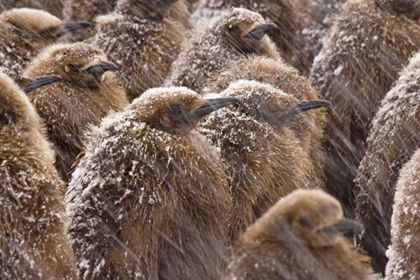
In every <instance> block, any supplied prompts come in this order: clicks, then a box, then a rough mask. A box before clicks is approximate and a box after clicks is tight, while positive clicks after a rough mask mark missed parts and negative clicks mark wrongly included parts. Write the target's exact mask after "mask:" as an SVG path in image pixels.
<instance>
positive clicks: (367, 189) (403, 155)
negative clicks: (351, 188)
mask: <svg viewBox="0 0 420 280" xmlns="http://www.w3.org/2000/svg"><path fill="white" fill-rule="evenodd" d="M419 83H420V53H417V54H416V55H415V56H414V57H413V58H412V59H411V60H410V63H409V64H408V66H407V67H405V68H404V70H403V71H402V72H401V73H400V77H399V79H398V80H397V81H396V82H395V84H394V86H393V87H392V89H391V90H390V91H389V92H388V93H387V94H386V96H385V98H384V99H383V100H382V101H381V105H380V107H379V110H378V112H377V113H376V115H375V117H374V118H373V120H372V126H371V129H370V131H369V136H368V138H367V141H366V153H365V155H364V157H363V159H362V161H361V162H360V166H359V169H358V171H357V176H356V179H355V189H356V192H357V196H356V211H357V214H358V216H359V217H360V220H362V221H363V223H364V224H365V228H366V230H365V232H364V233H363V238H362V244H363V246H365V247H366V248H373V249H370V251H371V252H372V253H373V252H375V255H376V257H377V258H378V257H379V256H381V257H382V258H383V259H385V251H386V249H387V248H388V245H389V243H390V223H391V215H392V204H393V198H394V192H395V184H396V182H397V178H398V176H399V174H400V169H401V167H402V166H403V165H404V164H405V163H406V162H407V161H408V160H409V159H410V158H411V156H412V155H413V154H414V152H415V151H416V150H417V149H418V148H419V147H420V141H419V139H420V133H419V131H420V124H419V121H418V116H419V114H420V104H419V102H418V100H419V98H420V87H419V86H418V85H419ZM384 143H386V145H384ZM383 261H384V262H386V260H383Z"/></svg>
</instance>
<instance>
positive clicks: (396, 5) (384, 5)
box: [375, 0, 420, 20]
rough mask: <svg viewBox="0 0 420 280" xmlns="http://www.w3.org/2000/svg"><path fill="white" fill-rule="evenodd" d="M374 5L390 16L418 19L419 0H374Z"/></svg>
mask: <svg viewBox="0 0 420 280" xmlns="http://www.w3.org/2000/svg"><path fill="white" fill-rule="evenodd" d="M375 4H376V6H378V7H380V8H381V9H382V10H384V11H385V12H387V13H389V14H391V15H403V16H406V17H407V18H410V19H412V20H418V19H419V18H420V1H419V0H375Z"/></svg>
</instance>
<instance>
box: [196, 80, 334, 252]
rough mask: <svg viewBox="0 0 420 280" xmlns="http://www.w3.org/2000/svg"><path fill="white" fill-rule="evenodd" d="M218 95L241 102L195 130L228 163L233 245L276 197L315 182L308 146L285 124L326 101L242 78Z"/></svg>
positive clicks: (230, 231)
mask: <svg viewBox="0 0 420 280" xmlns="http://www.w3.org/2000/svg"><path fill="white" fill-rule="evenodd" d="M220 95H221V96H223V97H235V98H238V99H239V100H240V103H239V104H238V105H237V106H232V107H229V108H225V109H223V110H219V111H217V112H216V113H215V114H212V115H211V116H209V117H208V118H206V120H205V121H204V122H203V123H201V124H200V126H199V131H200V132H202V133H203V134H204V135H206V136H207V137H208V138H209V139H210V140H211V141H212V142H213V143H214V145H216V146H217V147H218V148H219V149H220V150H221V157H222V161H223V163H224V164H225V166H226V170H227V171H226V173H227V175H228V178H229V183H230V188H231V190H232V199H233V209H232V213H231V217H230V220H229V222H228V225H229V235H230V243H231V244H234V243H235V241H236V240H237V238H238V236H239V234H241V233H242V232H243V231H244V230H245V229H246V228H247V227H248V226H250V225H251V224H252V222H253V221H254V219H255V218H258V217H260V216H261V215H262V214H263V213H264V212H265V211H267V209H268V208H269V207H271V206H272V205H273V204H274V203H275V202H276V201H277V200H278V199H279V198H281V197H283V196H285V195H287V194H289V193H290V192H292V191H294V190H296V189H298V188H300V187H311V186H313V184H312V182H313V181H312V180H313V179H312V178H314V177H316V176H315V175H314V173H315V172H314V167H313V165H312V162H311V159H310V153H309V150H305V149H303V148H302V146H301V144H300V142H299V140H298V139H297V137H296V136H295V134H294V133H293V132H292V130H291V129H290V128H288V127H287V126H285V124H286V123H287V122H288V121H290V119H294V118H297V117H298V116H296V115H297V114H299V113H301V112H304V111H308V110H310V109H314V108H319V107H322V106H326V105H328V104H329V102H326V101H323V100H311V101H304V102H301V103H300V102H299V100H298V99H296V98H295V97H293V96H291V95H288V94H286V93H284V92H283V91H281V90H278V89H276V88H274V87H273V86H271V85H269V84H264V83H259V82H256V81H245V80H239V81H237V82H234V83H231V84H230V86H229V87H228V88H227V89H226V90H224V91H222V92H221V93H220ZM298 103H300V104H298ZM291 121H293V120H291ZM316 180H317V179H315V181H316Z"/></svg>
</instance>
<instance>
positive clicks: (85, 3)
mask: <svg viewBox="0 0 420 280" xmlns="http://www.w3.org/2000/svg"><path fill="white" fill-rule="evenodd" d="M116 5H117V0H66V1H65V2H64V8H63V9H64V10H63V14H64V20H67V21H70V20H73V21H74V20H78V21H92V20H94V19H95V18H96V17H97V16H99V15H105V14H108V13H111V12H112V11H113V10H114V8H115V6H116ZM149 5H150V4H149ZM151 6H152V7H151V9H153V4H152V5H151ZM169 17H170V18H172V19H173V20H175V21H177V22H179V23H180V24H181V25H182V26H183V27H184V28H185V29H187V30H189V29H191V22H190V17H191V15H190V13H189V11H188V6H187V4H186V3H185V0H178V1H177V2H175V3H174V4H173V6H172V7H171V9H170V11H169ZM94 35H95V29H93V28H92V29H86V30H83V32H77V33H71V34H69V36H68V37H66V39H70V40H71V41H73V42H74V41H82V40H85V39H88V38H89V37H91V36H94Z"/></svg>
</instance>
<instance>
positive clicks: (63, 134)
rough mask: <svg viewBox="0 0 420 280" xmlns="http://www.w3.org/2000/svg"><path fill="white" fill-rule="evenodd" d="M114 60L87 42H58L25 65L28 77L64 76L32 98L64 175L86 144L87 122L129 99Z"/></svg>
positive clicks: (95, 121)
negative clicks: (84, 141) (118, 76)
mask: <svg viewBox="0 0 420 280" xmlns="http://www.w3.org/2000/svg"><path fill="white" fill-rule="evenodd" d="M116 69H117V68H116V66H115V65H114V64H113V63H111V62H109V61H108V59H107V57H106V55H105V54H104V53H103V52H102V51H101V50H99V49H97V48H95V47H93V46H91V45H88V44H85V43H75V44H57V45H53V46H51V47H49V48H47V49H45V50H44V51H43V52H42V53H41V54H40V55H39V56H37V58H35V59H34V60H33V61H32V62H31V64H30V65H29V66H28V67H27V69H26V70H25V74H24V76H25V78H31V77H36V76H42V75H51V74H56V75H60V76H61V77H62V80H61V81H59V82H57V83H55V84H52V85H48V86H45V87H43V88H41V89H38V90H35V91H33V92H31V93H30V94H29V98H30V100H31V101H32V103H33V104H34V106H35V108H36V109H37V111H38V114H39V115H40V116H41V118H42V119H43V120H44V121H45V124H46V126H47V130H48V138H49V140H50V141H51V142H52V143H53V148H54V150H55V152H56V166H57V169H58V170H59V172H60V175H61V176H62V177H63V179H64V180H67V179H68V172H69V171H70V170H71V166H72V164H73V162H74V160H75V158H76V156H77V155H78V154H79V153H80V152H81V150H82V147H83V137H84V132H85V129H86V128H87V126H88V125H94V124H98V123H99V121H100V119H101V118H103V117H105V116H106V115H107V114H108V113H109V112H111V111H120V110H122V109H123V108H124V107H125V106H126V105H128V100H127V98H126V95H125V90H124V88H123V87H122V85H121V83H120V82H119V80H118V79H117V78H116V77H115V75H114V74H113V73H111V72H110V71H112V70H116Z"/></svg>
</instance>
